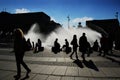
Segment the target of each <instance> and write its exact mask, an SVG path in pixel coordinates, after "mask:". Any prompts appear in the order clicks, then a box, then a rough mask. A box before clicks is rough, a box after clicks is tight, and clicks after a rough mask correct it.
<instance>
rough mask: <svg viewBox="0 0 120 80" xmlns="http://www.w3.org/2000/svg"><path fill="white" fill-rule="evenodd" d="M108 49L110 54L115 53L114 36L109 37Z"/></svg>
mask: <svg viewBox="0 0 120 80" xmlns="http://www.w3.org/2000/svg"><path fill="white" fill-rule="evenodd" d="M108 50H109V52H110V54H113V38H112V37H111V36H109V37H108Z"/></svg>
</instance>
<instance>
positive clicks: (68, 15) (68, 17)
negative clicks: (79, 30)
mask: <svg viewBox="0 0 120 80" xmlns="http://www.w3.org/2000/svg"><path fill="white" fill-rule="evenodd" d="M67 18H68V29H69V28H70V26H69V22H70V17H69V15H68V17H67Z"/></svg>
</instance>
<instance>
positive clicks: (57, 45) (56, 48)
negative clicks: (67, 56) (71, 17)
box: [52, 38, 61, 53]
mask: <svg viewBox="0 0 120 80" xmlns="http://www.w3.org/2000/svg"><path fill="white" fill-rule="evenodd" d="M52 51H53V52H54V53H57V52H60V51H61V49H60V44H59V43H58V38H56V40H55V42H54V47H52Z"/></svg>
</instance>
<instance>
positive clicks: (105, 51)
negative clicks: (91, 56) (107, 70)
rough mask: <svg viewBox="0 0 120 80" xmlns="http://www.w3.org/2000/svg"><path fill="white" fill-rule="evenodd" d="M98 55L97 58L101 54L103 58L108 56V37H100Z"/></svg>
mask: <svg viewBox="0 0 120 80" xmlns="http://www.w3.org/2000/svg"><path fill="white" fill-rule="evenodd" d="M100 45H101V47H100V54H99V56H101V55H102V54H103V57H104V56H105V55H106V54H108V48H109V47H108V37H107V36H104V35H102V37H101V39H100Z"/></svg>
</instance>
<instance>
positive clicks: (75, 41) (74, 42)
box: [70, 35, 78, 59]
mask: <svg viewBox="0 0 120 80" xmlns="http://www.w3.org/2000/svg"><path fill="white" fill-rule="evenodd" d="M71 45H72V46H73V52H72V54H71V55H70V58H71V59H72V55H73V54H74V53H75V54H76V58H77V59H78V55H77V47H78V44H77V36H76V35H73V40H72V41H71Z"/></svg>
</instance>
